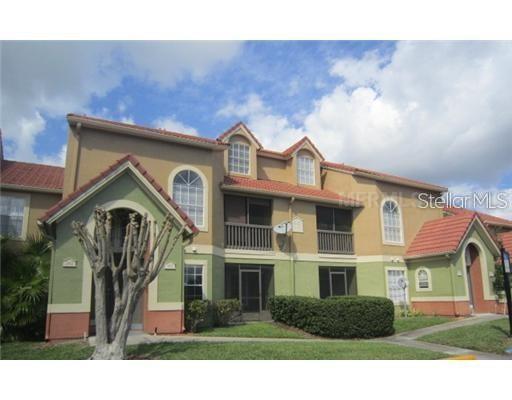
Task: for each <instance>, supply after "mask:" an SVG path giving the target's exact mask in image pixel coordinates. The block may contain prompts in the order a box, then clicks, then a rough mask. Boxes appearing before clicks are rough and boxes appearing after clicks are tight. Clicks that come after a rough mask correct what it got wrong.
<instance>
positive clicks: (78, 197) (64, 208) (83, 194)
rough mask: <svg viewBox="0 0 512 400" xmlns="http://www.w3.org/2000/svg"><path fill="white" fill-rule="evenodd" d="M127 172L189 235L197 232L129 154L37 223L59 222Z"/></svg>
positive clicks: (186, 216) (188, 219) (63, 200)
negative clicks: (144, 187) (131, 173)
mask: <svg viewBox="0 0 512 400" xmlns="http://www.w3.org/2000/svg"><path fill="white" fill-rule="evenodd" d="M128 170H131V171H132V172H134V176H135V177H136V178H137V179H139V180H140V181H141V183H142V184H144V185H145V186H146V187H147V188H148V189H149V190H150V191H151V193H152V195H153V196H154V197H155V198H156V199H157V200H158V201H159V202H160V203H161V204H162V205H163V206H164V207H165V208H166V209H167V210H168V211H169V212H171V213H172V214H173V215H174V216H175V217H176V218H177V219H178V220H179V221H180V222H181V223H182V224H184V225H186V228H187V231H188V232H189V233H191V234H195V233H197V232H199V230H198V229H197V227H196V226H195V225H194V223H193V222H192V220H191V219H190V218H189V217H188V215H187V214H186V213H185V212H184V211H183V210H182V209H181V208H180V207H179V206H178V204H176V202H174V200H172V198H171V197H170V196H169V195H168V194H167V192H166V191H165V190H164V189H163V188H162V186H160V185H159V184H158V183H157V182H156V181H155V179H154V178H153V177H152V176H151V175H150V174H149V173H148V172H147V170H146V169H145V168H144V167H143V166H142V165H141V164H140V162H139V161H138V160H137V158H135V157H134V156H132V155H131V154H128V155H126V156H124V157H123V158H121V159H119V160H118V161H117V162H115V163H114V164H112V165H111V166H110V167H108V168H107V169H106V170H104V171H103V172H102V173H100V174H99V175H97V176H96V177H94V178H93V179H91V180H90V181H88V182H87V183H86V184H84V185H83V186H81V187H80V188H78V189H77V190H76V191H74V192H73V193H71V194H69V195H68V196H67V197H65V198H64V199H62V200H61V201H60V202H58V203H57V204H55V205H54V206H53V207H52V208H50V209H49V210H48V211H47V212H46V213H45V214H44V215H43V216H42V217H41V218H40V219H39V223H43V224H52V223H54V222H56V221H57V220H60V219H61V218H63V217H64V216H65V215H67V214H68V213H69V212H71V211H72V210H73V209H75V208H76V207H78V206H79V205H80V204H82V202H83V201H86V200H87V199H88V198H90V196H92V195H93V194H94V193H96V192H98V191H99V190H101V189H102V188H103V187H105V186H106V185H107V184H108V183H109V182H111V181H112V180H113V179H115V178H116V177H118V176H120V175H121V174H123V173H125V172H126V171H128Z"/></svg>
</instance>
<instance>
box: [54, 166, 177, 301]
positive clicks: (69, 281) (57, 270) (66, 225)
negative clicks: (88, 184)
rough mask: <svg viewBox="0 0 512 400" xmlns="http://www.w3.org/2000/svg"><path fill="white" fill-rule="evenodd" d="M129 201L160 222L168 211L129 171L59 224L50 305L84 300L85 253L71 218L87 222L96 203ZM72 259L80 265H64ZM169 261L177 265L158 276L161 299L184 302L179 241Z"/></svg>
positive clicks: (159, 298) (159, 296)
mask: <svg viewBox="0 0 512 400" xmlns="http://www.w3.org/2000/svg"><path fill="white" fill-rule="evenodd" d="M120 199H123V200H128V201H132V202H134V203H137V204H139V205H140V206H142V207H144V208H145V209H146V210H147V211H148V212H149V213H150V214H151V215H152V216H153V217H154V218H155V219H156V221H157V222H161V221H162V219H163V218H164V216H165V212H164V210H163V208H162V206H161V205H159V204H158V202H157V201H155V200H154V199H153V198H152V196H151V195H149V194H147V192H146V191H145V190H144V189H142V187H141V186H140V184H139V183H138V182H137V180H136V178H134V177H133V176H132V175H131V173H129V172H126V173H124V174H123V175H121V176H120V177H118V178H117V179H116V180H115V181H112V182H110V183H109V185H108V186H107V187H106V188H104V189H102V190H99V191H98V192H97V193H95V194H94V195H93V196H91V197H90V198H89V199H87V200H86V201H85V202H84V203H82V204H81V205H80V206H79V207H78V208H76V209H75V210H73V211H72V212H70V213H69V214H68V215H67V216H66V217H65V218H63V219H62V220H61V221H59V222H58V223H57V228H56V241H55V250H54V257H53V265H52V272H51V286H50V288H51V290H50V296H49V302H50V304H73V303H80V302H81V301H82V278H83V268H84V265H83V264H84V255H83V251H82V248H81V246H80V244H79V243H78V240H77V239H76V238H75V236H74V235H73V232H72V229H71V222H72V221H82V222H83V223H85V224H87V222H88V221H89V218H90V217H91V215H92V214H93V211H94V207H95V206H96V205H103V204H106V203H108V202H111V201H115V200H120ZM67 258H71V259H74V260H76V261H77V266H76V267H73V268H65V267H63V266H62V264H63V262H64V260H66V259H67ZM168 261H172V262H173V263H175V264H176V270H164V271H162V272H161V274H160V276H159V277H158V301H162V302H175V301H181V288H182V285H181V282H182V245H181V241H178V243H177V245H176V247H175V248H174V250H173V252H172V253H171V255H170V257H169V259H168Z"/></svg>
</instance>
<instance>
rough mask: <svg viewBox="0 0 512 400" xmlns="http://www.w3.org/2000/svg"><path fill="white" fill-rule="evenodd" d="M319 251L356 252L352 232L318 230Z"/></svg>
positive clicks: (331, 252)
mask: <svg viewBox="0 0 512 400" xmlns="http://www.w3.org/2000/svg"><path fill="white" fill-rule="evenodd" d="M317 236H318V252H319V253H323V254H354V240H353V233H352V232H337V231H324V230H318V231H317Z"/></svg>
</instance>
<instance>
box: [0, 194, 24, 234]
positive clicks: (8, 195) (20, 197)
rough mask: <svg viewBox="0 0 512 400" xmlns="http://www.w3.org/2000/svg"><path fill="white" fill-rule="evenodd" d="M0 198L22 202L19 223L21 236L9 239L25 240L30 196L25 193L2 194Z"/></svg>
mask: <svg viewBox="0 0 512 400" xmlns="http://www.w3.org/2000/svg"><path fill="white" fill-rule="evenodd" d="M1 197H3V198H7V197H14V198H17V199H22V200H23V201H24V205H23V221H22V223H21V234H20V235H19V236H16V237H15V236H11V237H10V238H11V239H13V240H26V239H27V232H28V220H29V214H30V195H29V194H25V193H9V192H7V193H6V192H2V194H1Z"/></svg>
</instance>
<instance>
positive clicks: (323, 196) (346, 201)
mask: <svg viewBox="0 0 512 400" xmlns="http://www.w3.org/2000/svg"><path fill="white" fill-rule="evenodd" d="M223 187H224V188H228V189H229V188H234V189H242V190H244V189H245V190H248V191H258V192H265V193H272V194H274V195H279V194H281V195H284V196H296V197H303V198H307V199H313V200H315V199H316V200H318V201H322V200H323V201H328V202H329V203H339V204H340V205H341V204H343V205H349V206H353V207H360V206H361V205H362V204H361V203H360V202H358V201H356V200H354V199H351V198H349V197H345V196H341V195H339V194H337V193H334V192H331V191H330V190H320V189H315V188H308V187H304V186H298V185H292V184H291V183H286V182H280V181H271V180H265V179H251V178H243V177H239V176H225V177H224V184H223Z"/></svg>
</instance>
